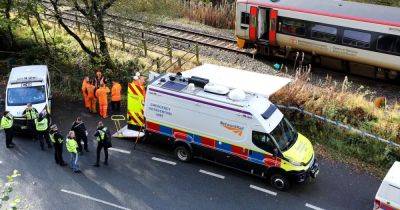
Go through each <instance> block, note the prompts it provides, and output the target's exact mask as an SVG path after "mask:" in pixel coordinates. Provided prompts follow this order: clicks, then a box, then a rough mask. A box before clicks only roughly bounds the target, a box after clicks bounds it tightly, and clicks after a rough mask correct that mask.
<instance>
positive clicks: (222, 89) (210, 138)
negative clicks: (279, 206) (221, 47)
mask: <svg viewBox="0 0 400 210" xmlns="http://www.w3.org/2000/svg"><path fill="white" fill-rule="evenodd" d="M288 82H290V80H289V79H286V78H281V77H275V76H271V75H265V74H258V73H253V72H247V71H242V70H237V69H231V68H226V67H220V66H215V65H210V64H207V65H203V66H200V67H197V68H195V69H192V70H189V71H186V72H183V73H182V74H181V73H178V74H173V73H167V74H165V75H161V76H159V77H156V78H155V79H153V81H151V82H150V83H149V84H148V86H147V92H146V99H145V110H144V115H145V118H146V130H147V132H152V133H158V134H162V135H165V136H167V137H169V138H168V139H170V140H172V142H173V144H174V146H175V155H176V157H177V158H178V159H179V160H180V161H185V162H187V161H190V160H191V158H192V157H200V158H204V159H208V160H211V161H215V162H218V163H221V164H224V165H227V166H230V167H234V168H237V169H240V170H242V171H245V172H248V173H251V174H255V175H258V176H261V177H266V178H268V180H269V182H270V183H271V185H272V186H274V187H275V188H277V189H279V190H286V189H288V188H289V186H290V183H291V181H296V182H304V181H305V180H307V179H308V178H309V177H313V178H315V177H316V176H317V174H318V172H319V169H318V163H317V161H316V158H315V155H314V150H313V146H312V145H311V143H310V141H309V140H308V139H307V138H306V137H305V136H303V135H302V134H300V133H298V132H297V131H296V129H295V128H294V127H293V125H292V124H291V123H290V122H289V120H288V119H286V118H285V117H284V115H283V114H282V112H280V111H279V109H278V108H277V107H276V106H275V105H274V104H272V103H271V102H270V101H269V100H268V96H269V95H270V94H272V93H273V92H275V91H276V90H277V89H280V88H281V87H283V86H284V85H286V84H287V83H288Z"/></svg>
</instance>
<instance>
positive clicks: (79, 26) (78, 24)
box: [75, 13, 81, 33]
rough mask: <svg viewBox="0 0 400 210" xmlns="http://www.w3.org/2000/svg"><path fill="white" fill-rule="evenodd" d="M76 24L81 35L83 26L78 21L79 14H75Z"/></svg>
mask: <svg viewBox="0 0 400 210" xmlns="http://www.w3.org/2000/svg"><path fill="white" fill-rule="evenodd" d="M75 24H76V27H77V28H78V31H79V33H81V24H80V22H79V19H78V13H75Z"/></svg>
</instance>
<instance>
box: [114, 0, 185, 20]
mask: <svg viewBox="0 0 400 210" xmlns="http://www.w3.org/2000/svg"><path fill="white" fill-rule="evenodd" d="M112 12H115V13H117V14H120V15H123V16H127V17H130V16H132V15H136V14H137V13H147V14H149V15H154V17H159V16H164V17H165V16H167V17H175V18H176V17H181V16H182V13H181V12H182V5H181V4H180V1H178V0H162V1H160V0H146V1H143V0H119V1H117V2H116V3H115V5H114V7H113V8H112Z"/></svg>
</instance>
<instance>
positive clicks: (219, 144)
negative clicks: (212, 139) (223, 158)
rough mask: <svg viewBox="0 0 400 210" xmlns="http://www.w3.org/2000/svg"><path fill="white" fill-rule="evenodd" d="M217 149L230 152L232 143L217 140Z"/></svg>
mask: <svg viewBox="0 0 400 210" xmlns="http://www.w3.org/2000/svg"><path fill="white" fill-rule="evenodd" d="M217 149H220V150H224V151H227V152H231V151H232V145H230V144H227V143H224V142H220V141H218V142H217Z"/></svg>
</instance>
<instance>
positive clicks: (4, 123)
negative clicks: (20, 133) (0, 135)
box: [0, 111, 15, 148]
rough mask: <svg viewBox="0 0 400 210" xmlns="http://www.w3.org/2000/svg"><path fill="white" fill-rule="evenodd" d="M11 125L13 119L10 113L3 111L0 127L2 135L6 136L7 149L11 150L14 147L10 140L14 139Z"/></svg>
mask: <svg viewBox="0 0 400 210" xmlns="http://www.w3.org/2000/svg"><path fill="white" fill-rule="evenodd" d="M13 123H14V117H13V116H12V115H11V113H10V112H8V111H5V112H4V115H3V117H2V118H1V124H0V127H1V128H2V129H4V133H5V134H6V147H7V148H13V147H14V146H15V144H14V143H13V142H12V139H13V137H14V131H13Z"/></svg>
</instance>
